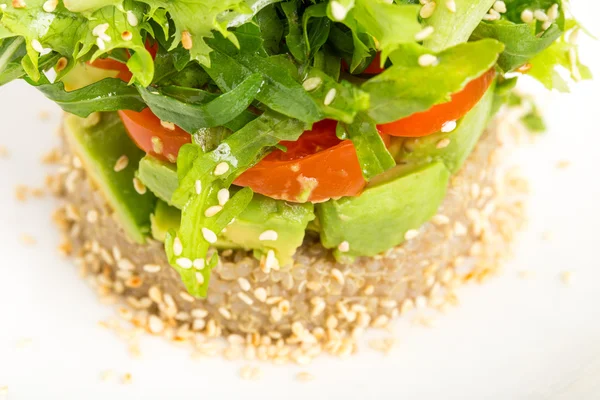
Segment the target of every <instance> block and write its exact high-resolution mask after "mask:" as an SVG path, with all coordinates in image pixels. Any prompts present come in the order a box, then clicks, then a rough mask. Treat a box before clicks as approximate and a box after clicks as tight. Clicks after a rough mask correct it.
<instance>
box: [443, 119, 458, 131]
mask: <svg viewBox="0 0 600 400" xmlns="http://www.w3.org/2000/svg"><path fill="white" fill-rule="evenodd" d="M455 129H456V121H447V122H444V125H442V129H441V131H442V132H444V133H449V132H452V131H453V130H455Z"/></svg>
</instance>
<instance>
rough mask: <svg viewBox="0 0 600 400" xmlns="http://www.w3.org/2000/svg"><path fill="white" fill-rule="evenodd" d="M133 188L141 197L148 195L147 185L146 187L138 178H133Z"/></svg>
mask: <svg viewBox="0 0 600 400" xmlns="http://www.w3.org/2000/svg"><path fill="white" fill-rule="evenodd" d="M133 188H134V189H135V191H136V192H137V193H138V194H140V195H144V194H146V185H144V184H143V183H142V181H140V180H139V178H138V177H134V178H133Z"/></svg>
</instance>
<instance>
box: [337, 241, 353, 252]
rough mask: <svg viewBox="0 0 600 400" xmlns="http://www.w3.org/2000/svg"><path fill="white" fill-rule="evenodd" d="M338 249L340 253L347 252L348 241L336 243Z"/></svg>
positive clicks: (348, 247)
mask: <svg viewBox="0 0 600 400" xmlns="http://www.w3.org/2000/svg"><path fill="white" fill-rule="evenodd" d="M338 250H339V251H341V252H342V253H347V252H348V251H350V243H348V241H347V240H344V241H343V242H342V243H340V244H339V245H338Z"/></svg>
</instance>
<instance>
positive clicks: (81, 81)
mask: <svg viewBox="0 0 600 400" xmlns="http://www.w3.org/2000/svg"><path fill="white" fill-rule="evenodd" d="M117 75H119V71H112V70H108V69H101V68H96V67H92V66H91V65H89V64H87V63H79V64H76V65H75V66H74V67H73V69H71V70H70V71H69V72H68V73H67V74H66V75H65V76H64V77H63V78H62V82H63V83H64V85H65V89H66V90H67V91H72V90H77V89H81V88H82V87H84V86H88V85H91V84H92V83H96V82H99V81H101V80H102V79H105V78H116V77H117Z"/></svg>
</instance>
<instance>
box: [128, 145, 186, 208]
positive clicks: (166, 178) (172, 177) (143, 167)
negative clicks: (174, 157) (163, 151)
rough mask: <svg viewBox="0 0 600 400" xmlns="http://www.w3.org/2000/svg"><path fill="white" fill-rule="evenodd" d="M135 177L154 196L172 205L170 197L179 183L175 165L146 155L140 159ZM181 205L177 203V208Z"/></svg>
mask: <svg viewBox="0 0 600 400" xmlns="http://www.w3.org/2000/svg"><path fill="white" fill-rule="evenodd" d="M137 177H138V179H139V180H140V181H142V183H143V184H144V185H146V188H148V189H150V191H152V193H154V194H155V195H156V197H158V198H159V199H161V200H162V201H164V202H166V203H167V204H168V205H171V206H172V205H173V203H172V202H171V197H172V196H173V192H175V190H176V189H177V186H178V185H179V181H178V180H177V167H176V166H175V165H174V164H171V163H169V162H165V161H162V160H159V159H158V158H156V157H152V156H150V155H146V156H144V158H142V159H141V160H140V166H139V168H138V172H137ZM181 207H182V205H179V207H178V208H181Z"/></svg>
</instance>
